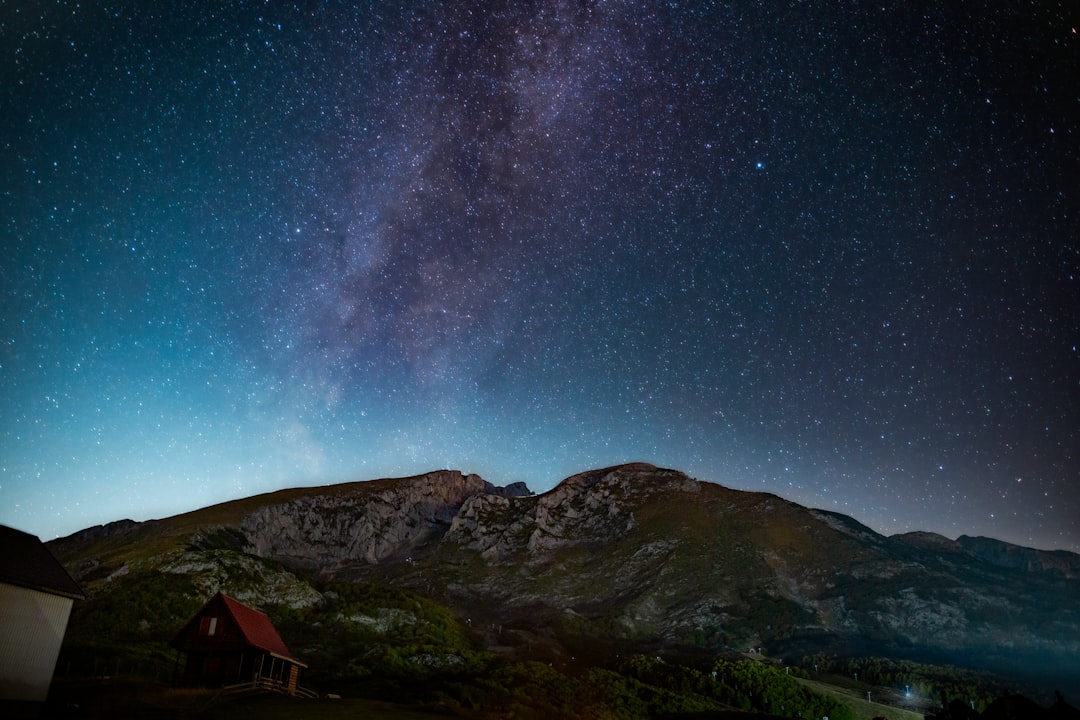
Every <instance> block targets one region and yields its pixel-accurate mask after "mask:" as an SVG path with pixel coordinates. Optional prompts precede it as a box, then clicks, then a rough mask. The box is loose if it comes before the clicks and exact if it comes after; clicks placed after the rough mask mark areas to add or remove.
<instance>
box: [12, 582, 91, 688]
mask: <svg viewBox="0 0 1080 720" xmlns="http://www.w3.org/2000/svg"><path fill="white" fill-rule="evenodd" d="M72 603H73V601H72V600H71V599H70V598H65V597H60V596H59V595H50V594H49V593H43V592H39V591H37V590H29V589H27V588H21V587H16V586H14V585H8V584H6V583H0V699H3V700H29V701H36V702H44V701H45V699H46V697H47V696H48V694H49V685H50V683H51V682H52V676H53V671H54V670H55V669H56V658H57V656H58V655H59V654H60V645H61V643H63V641H64V632H65V631H66V630H67V623H68V618H69V617H70V615H71V606H72Z"/></svg>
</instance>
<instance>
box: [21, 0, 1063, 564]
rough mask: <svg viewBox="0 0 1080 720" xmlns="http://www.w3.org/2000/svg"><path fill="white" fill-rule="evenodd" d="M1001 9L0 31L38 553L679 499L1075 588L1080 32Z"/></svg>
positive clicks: (50, 24)
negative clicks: (177, 517)
mask: <svg viewBox="0 0 1080 720" xmlns="http://www.w3.org/2000/svg"><path fill="white" fill-rule="evenodd" d="M976 5H978V4H976ZM987 5H988V7H981V6H978V7H976V6H970V7H968V6H965V7H964V8H963V9H957V8H944V7H938V6H937V4H931V3H909V2H896V3H892V2H890V3H885V4H881V3H879V4H875V5H874V6H873V7H870V6H868V5H867V4H866V3H792V4H790V5H784V4H782V3H756V2H737V3H732V4H730V5H729V4H713V3H680V2H668V3H652V2H645V3H630V2H496V3H487V2H485V3H479V2H476V3H469V2H456V3H455V2H450V3H415V4H411V3H297V4H290V3H278V2H269V3H263V2H227V3H209V4H207V3H190V2H172V3H145V2H138V3H136V2H116V3H98V2H82V3H75V2H65V1H63V0H61V1H59V2H50V3H22V4H20V3H14V4H13V3H7V4H0V223H2V225H0V233H2V235H0V238H2V242H3V249H4V252H3V255H2V258H0V268H2V273H3V275H2V286H0V290H2V304H3V306H2V309H0V342H2V355H0V362H2V365H0V522H2V523H4V524H8V525H14V526H16V527H19V528H22V529H25V530H28V531H30V532H34V533H36V534H39V535H41V536H43V537H53V536H56V535H58V534H66V533H69V532H73V531H75V530H78V529H80V528H82V527H86V526H88V525H92V524H97V523H101V522H107V521H109V520H114V519H119V518H123V517H133V518H135V519H146V518H149V517H157V516H163V515H168V514H173V513H177V512H182V511H185V510H190V509H193V508H196V507H200V506H203V505H207V504H210V503H213V502H218V501H222V500H226V499H230V498H235V497H240V496H245V495H250V494H254V493H257V492H263V491H267V490H272V489H276V488H280V487H285V486H293V485H302V484H318V483H326V482H337V481H342V480H349V479H369V478H375V477H386V476H401V475H408V474H414V473H419V472H425V471H428V470H433V469H437V468H441V467H451V468H456V469H461V470H464V471H467V472H478V473H480V474H481V475H483V476H484V477H485V478H486V479H488V480H490V481H492V482H495V483H497V484H506V483H509V482H516V481H525V482H527V483H528V484H529V485H530V487H532V488H533V489H534V490H537V491H543V490H546V489H549V488H550V487H552V486H553V485H554V484H555V483H556V482H558V481H559V480H560V479H562V478H563V477H565V476H567V475H569V474H572V473H574V472H578V471H582V470H586V469H590V468H594V467H601V466H605V465H611V464H615V463H619V462H624V461H630V460H644V461H649V462H653V463H655V464H659V465H664V466H668V467H673V468H676V469H680V470H684V471H686V472H688V473H690V474H691V475H693V476H695V477H697V478H699V479H702V480H710V481H715V482H720V483H723V484H725V485H729V486H732V487H737V488H744V489H751V490H766V491H770V492H775V493H777V494H780V495H782V496H784V497H787V498H789V499H792V500H795V501H797V502H801V503H804V504H808V505H812V506H815V507H824V508H827V509H833V510H838V511H841V512H845V513H848V514H851V515H853V516H854V517H856V518H857V519H859V520H861V521H863V522H865V523H867V524H868V525H870V526H871V527H873V528H874V529H876V530H878V531H880V532H884V533H895V532H902V531H906V530H914V529H926V530H932V531H936V532H941V533H943V534H946V535H948V536H950V537H955V536H957V535H960V534H972V535H991V536H995V537H999V538H1002V539H1005V540H1009V541H1012V542H1018V543H1022V544H1028V545H1034V546H1038V547H1046V548H1065V549H1071V550H1078V551H1080V521H1078V520H1077V518H1078V517H1080V458H1078V452H1080V352H1078V345H1080V282H1078V275H1080V242H1078V240H1077V237H1078V234H1077V226H1078V225H1077V223H1078V221H1080V199H1078V194H1077V186H1078V185H1080V183H1078V182H1077V180H1078V178H1080V172H1078V169H1080V125H1078V123H1077V119H1078V117H1080V82H1078V77H1080V73H1078V68H1080V37H1078V34H1077V28H1078V26H1080V20H1078V18H1077V14H1076V13H1075V11H1074V10H1073V9H1071V8H1070V6H1069V4H1067V3H1064V2H1062V3H1052V2H1038V3H1013V4H1011V5H1010V7H1009V8H1003V7H1002V8H998V7H997V6H998V5H1003V4H1001V3H989V4H987Z"/></svg>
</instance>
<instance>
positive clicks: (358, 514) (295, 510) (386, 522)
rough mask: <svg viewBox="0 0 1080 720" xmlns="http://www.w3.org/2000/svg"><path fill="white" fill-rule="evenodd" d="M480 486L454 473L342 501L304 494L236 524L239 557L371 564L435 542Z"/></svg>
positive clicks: (360, 487) (384, 484)
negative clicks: (243, 539) (241, 539)
mask: <svg viewBox="0 0 1080 720" xmlns="http://www.w3.org/2000/svg"><path fill="white" fill-rule="evenodd" d="M485 486H486V483H485V482H484V480H483V478H481V477H480V476H479V475H463V474H462V473H460V472H458V471H456V470H441V471H438V472H433V473H428V474H426V475H419V476H417V477H413V478H405V479H402V480H398V481H389V482H388V481H375V482H372V483H362V484H357V485H356V486H355V490H354V491H353V492H350V493H347V494H341V493H325V492H312V493H311V494H310V495H305V496H301V497H297V498H293V499H290V500H288V501H286V502H283V503H280V504H268V505H264V506H262V507H259V508H258V509H256V510H253V511H252V512H250V513H248V514H247V515H245V516H244V518H243V520H242V522H241V529H242V531H243V532H244V533H245V535H246V536H247V538H248V543H249V545H248V548H247V551H248V552H250V553H252V554H255V555H259V556H262V557H274V558H278V559H281V560H284V561H286V562H290V563H292V564H295V565H298V566H301V567H307V568H317V569H320V570H326V569H328V568H330V569H332V568H334V567H336V566H347V565H350V564H355V563H369V564H375V563H378V562H380V561H383V560H386V559H387V558H390V557H393V556H399V557H401V558H404V557H405V556H407V555H408V554H409V552H410V551H411V549H412V548H414V547H415V546H417V545H419V544H421V543H423V542H425V541H428V540H431V539H432V538H435V537H438V536H441V535H442V534H443V533H444V532H445V531H446V529H447V528H449V527H450V525H451V523H452V522H453V519H454V517H455V516H456V515H457V514H458V510H459V509H460V508H461V506H462V505H463V504H464V503H465V501H466V500H467V499H469V498H471V497H474V496H477V495H482V494H483V493H484V492H485Z"/></svg>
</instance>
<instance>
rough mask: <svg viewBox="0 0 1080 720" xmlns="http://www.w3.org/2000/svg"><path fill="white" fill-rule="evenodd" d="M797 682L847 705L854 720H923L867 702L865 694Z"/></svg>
mask: <svg viewBox="0 0 1080 720" xmlns="http://www.w3.org/2000/svg"><path fill="white" fill-rule="evenodd" d="M799 682H801V683H802V684H803V685H806V686H807V687H809V688H810V689H812V690H814V691H816V692H819V693H821V694H823V695H830V696H832V697H834V698H836V699H837V700H839V701H840V702H842V703H844V704H845V705H847V706H848V707H849V708H851V711H852V712H854V713H855V720H873V718H875V717H881V716H882V715H884V716H886V717H888V718H889V720H923V715H922V714H920V713H917V712H912V711H910V710H902V709H900V708H896V707H892V706H889V705H880V704H878V703H870V702H867V701H866V695H865V694H864V695H859V694H858V693H856V692H855V691H853V690H848V689H846V688H840V687H837V686H836V685H829V684H827V683H823V682H818V681H816V680H805V679H803V678H799ZM871 697H873V696H871Z"/></svg>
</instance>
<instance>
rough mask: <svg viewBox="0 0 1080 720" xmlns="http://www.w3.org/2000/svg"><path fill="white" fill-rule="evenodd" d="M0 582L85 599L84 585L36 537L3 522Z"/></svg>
mask: <svg viewBox="0 0 1080 720" xmlns="http://www.w3.org/2000/svg"><path fill="white" fill-rule="evenodd" d="M0 582H4V583H7V584H8V585H18V586H19V587H24V588H30V589H31V590H40V591H41V592H46V593H50V594H52V595H62V596H64V597H69V598H72V599H75V600H84V599H85V598H86V595H84V594H83V591H82V588H80V587H79V585H78V583H76V582H75V581H74V580H72V579H71V576H70V575H68V573H67V570H65V569H64V566H63V565H61V564H60V562H59V561H58V560H57V559H56V558H55V557H53V554H52V553H51V552H49V548H47V547H45V545H44V543H42V542H41V540H39V539H38V538H37V537H36V536H34V535H31V534H29V533H24V532H22V531H21V530H16V529H15V528H9V527H7V526H6V525H0Z"/></svg>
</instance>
